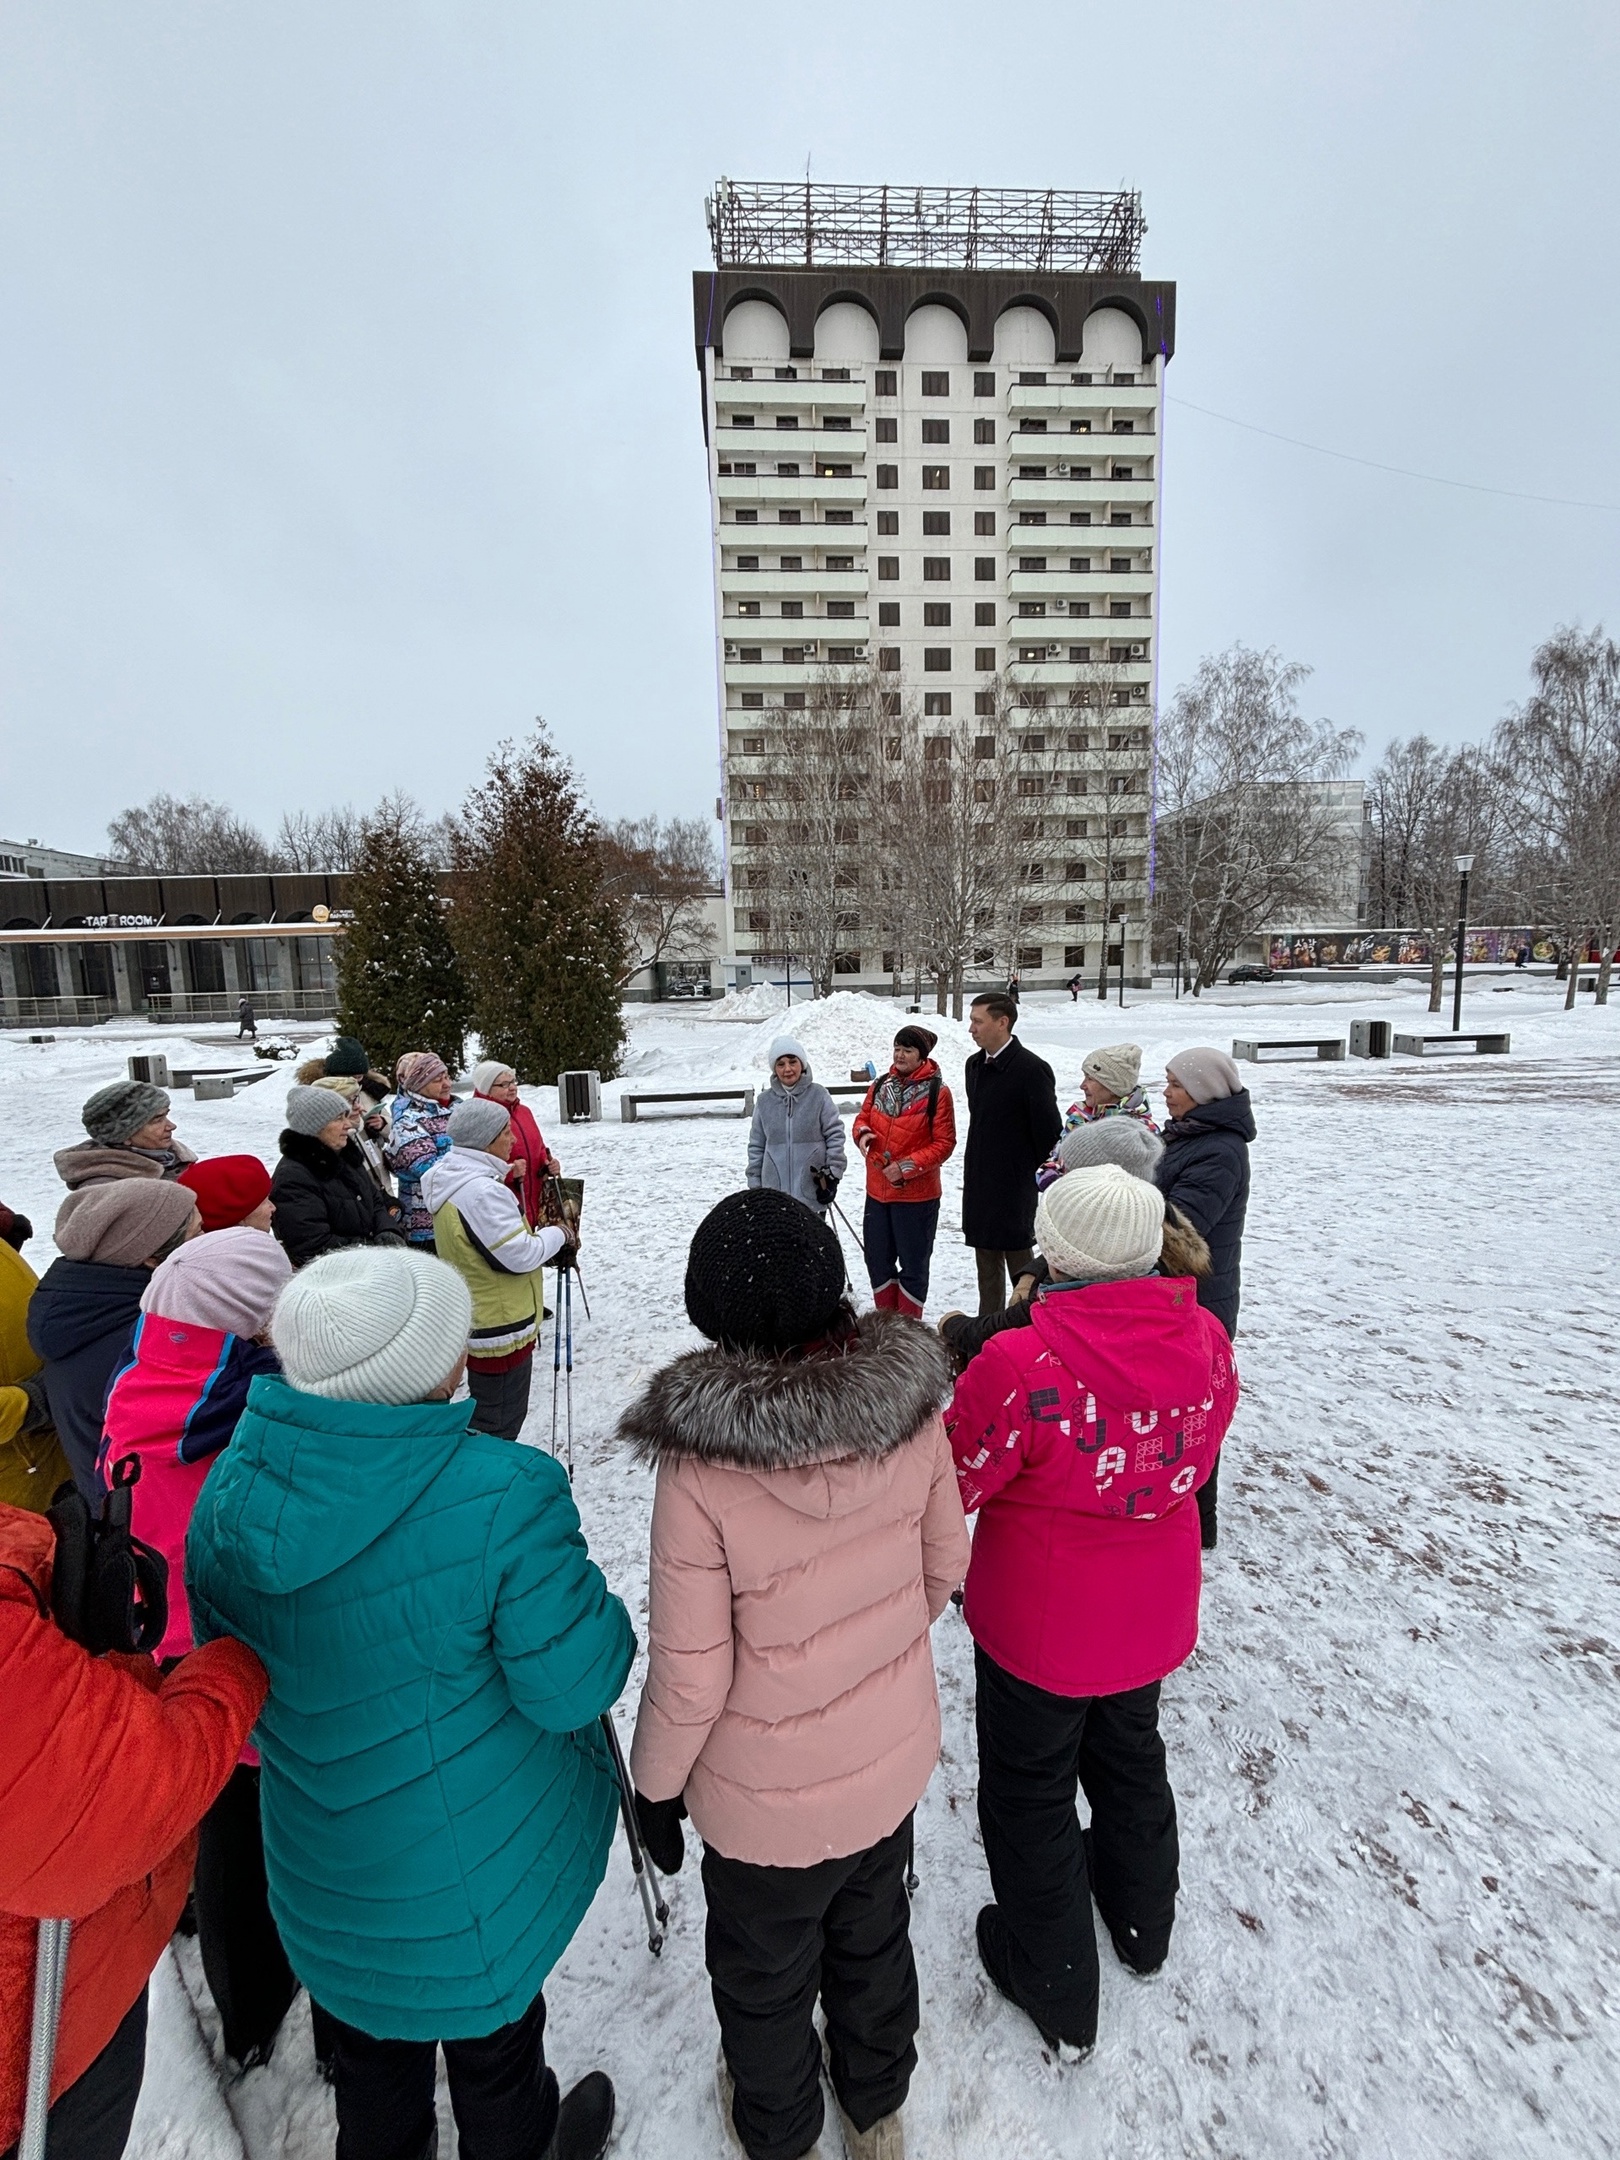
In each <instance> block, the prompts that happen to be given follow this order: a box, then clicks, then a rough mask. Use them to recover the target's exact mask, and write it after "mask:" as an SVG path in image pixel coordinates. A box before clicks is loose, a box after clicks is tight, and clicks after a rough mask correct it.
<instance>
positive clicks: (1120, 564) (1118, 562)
mask: <svg viewBox="0 0 1620 2160" xmlns="http://www.w3.org/2000/svg"><path fill="white" fill-rule="evenodd" d="M1108 567H1109V569H1110V570H1111V571H1112V572H1113V573H1114V575H1115V576H1116V577H1118V576H1120V575H1122V574H1123V575H1124V576H1127V577H1128V576H1129V575H1130V569H1131V558H1130V557H1129V556H1128V555H1110V556H1109V558H1108Z"/></svg>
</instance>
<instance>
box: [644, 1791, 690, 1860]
mask: <svg viewBox="0 0 1620 2160" xmlns="http://www.w3.org/2000/svg"><path fill="white" fill-rule="evenodd" d="M685 1820H686V1802H685V1801H684V1800H683V1799H682V1798H681V1797H680V1795H679V1793H677V1794H676V1796H675V1798H674V1799H673V1800H648V1799H647V1798H645V1797H644V1795H642V1794H641V1793H637V1794H636V1822H637V1824H638V1825H639V1827H640V1830H641V1842H642V1844H643V1845H644V1846H645V1847H646V1848H647V1858H648V1859H649V1860H650V1861H651V1862H652V1864H653V1866H654V1867H655V1868H656V1869H657V1870H658V1872H659V1874H660V1875H678V1874H679V1873H680V1872H681V1862H682V1861H683V1860H684V1859H685V1858H686V1839H685V1837H684V1836H683V1835H682V1833H681V1824H682V1823H683V1822H684V1821H685Z"/></svg>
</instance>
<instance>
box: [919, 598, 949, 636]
mask: <svg viewBox="0 0 1620 2160" xmlns="http://www.w3.org/2000/svg"><path fill="white" fill-rule="evenodd" d="M950 627H951V603H950V602H949V601H948V600H925V601H924V602H923V628H924V629H925V630H948V629H949V628H950Z"/></svg>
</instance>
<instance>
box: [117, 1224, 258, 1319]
mask: <svg viewBox="0 0 1620 2160" xmlns="http://www.w3.org/2000/svg"><path fill="white" fill-rule="evenodd" d="M291 1279H292V1263H291V1262H290V1261H289V1260H288V1258H287V1255H286V1254H285V1253H284V1252H283V1251H282V1249H281V1247H280V1246H279V1245H278V1244H277V1243H276V1241H275V1239H274V1238H273V1237H272V1236H271V1235H270V1233H269V1231H268V1230H250V1229H248V1227H247V1225H246V1224H245V1223H237V1224H235V1225H234V1226H233V1227H232V1228H231V1229H229V1230H210V1231H208V1232H207V1233H206V1235H204V1236H202V1237H200V1238H193V1239H192V1240H191V1242H190V1244H189V1245H182V1246H180V1247H179V1249H178V1250H177V1251H175V1252H172V1253H170V1255H169V1257H168V1259H167V1260H165V1261H164V1263H163V1265H162V1266H161V1267H159V1268H155V1269H154V1270H153V1272H152V1280H151V1281H150V1282H149V1283H148V1284H147V1286H146V1289H145V1291H144V1292H143V1293H142V1296H141V1310H142V1312H146V1313H151V1314H153V1315H154V1316H155V1317H156V1318H158V1319H161V1320H179V1321H183V1322H184V1323H185V1324H186V1326H188V1327H205V1328H219V1329H220V1330H221V1332H222V1333H224V1334H226V1335H257V1334H259V1333H260V1332H261V1331H262V1330H263V1329H265V1328H267V1327H268V1326H269V1325H270V1309H271V1307H272V1306H273V1305H274V1304H275V1302H276V1299H277V1298H278V1297H279V1296H280V1294H281V1292H282V1289H283V1287H284V1286H285V1285H286V1284H287V1283H288V1282H289V1281H290V1280H291Z"/></svg>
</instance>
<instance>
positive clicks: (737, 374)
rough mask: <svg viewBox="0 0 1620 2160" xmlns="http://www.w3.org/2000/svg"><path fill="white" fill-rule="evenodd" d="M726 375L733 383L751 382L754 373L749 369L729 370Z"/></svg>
mask: <svg viewBox="0 0 1620 2160" xmlns="http://www.w3.org/2000/svg"><path fill="white" fill-rule="evenodd" d="M727 373H728V374H729V375H730V377H731V379H732V381H733V382H752V381H753V379H754V371H753V369H752V368H751V367H734V368H729V369H728V370H727Z"/></svg>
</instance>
